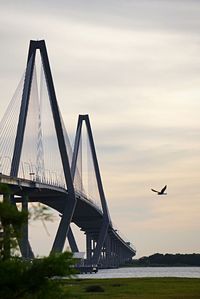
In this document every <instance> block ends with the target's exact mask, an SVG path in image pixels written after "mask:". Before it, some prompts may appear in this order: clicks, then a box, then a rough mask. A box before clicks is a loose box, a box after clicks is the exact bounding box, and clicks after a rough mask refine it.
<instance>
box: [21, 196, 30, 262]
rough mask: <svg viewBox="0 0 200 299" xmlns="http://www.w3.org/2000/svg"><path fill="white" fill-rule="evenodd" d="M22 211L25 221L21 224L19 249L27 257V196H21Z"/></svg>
mask: <svg viewBox="0 0 200 299" xmlns="http://www.w3.org/2000/svg"><path fill="white" fill-rule="evenodd" d="M22 211H24V212H26V213H27V217H26V221H25V223H24V224H23V226H22V238H21V251H22V256H23V257H24V258H29V246H28V196H27V195H24V196H22Z"/></svg>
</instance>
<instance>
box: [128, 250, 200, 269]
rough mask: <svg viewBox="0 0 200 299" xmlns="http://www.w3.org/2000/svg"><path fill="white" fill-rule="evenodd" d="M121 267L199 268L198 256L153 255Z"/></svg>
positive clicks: (199, 260)
mask: <svg viewBox="0 0 200 299" xmlns="http://www.w3.org/2000/svg"><path fill="white" fill-rule="evenodd" d="M123 267H200V254H199V253H192V254H180V253H177V254H169V253H166V254H160V253H155V254H153V255H150V256H144V257H141V258H139V259H133V260H132V261H130V262H128V263H126V264H124V265H123Z"/></svg>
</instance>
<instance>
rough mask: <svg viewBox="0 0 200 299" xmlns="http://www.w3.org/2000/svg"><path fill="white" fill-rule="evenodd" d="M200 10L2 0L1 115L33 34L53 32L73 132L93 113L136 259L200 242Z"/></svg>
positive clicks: (119, 217) (127, 0) (183, 5)
mask: <svg viewBox="0 0 200 299" xmlns="http://www.w3.org/2000/svg"><path fill="white" fill-rule="evenodd" d="M199 16H200V2H199V1H198V0H190V1H186V0H173V1H170V0H166V1H165V0H158V1H156V0H146V1H145V0H140V1H137V0H107V1H105V0H101V1H95V0H91V1H89V0H84V1H83V0H79V1H77V0H73V1H72V0H68V1H67V0H63V1H61V0H57V1H52V0H48V1H38V0H37V1H23V0H22V1H8V0H6V1H3V0H2V1H1V4H0V38H1V46H0V96H1V101H0V117H2V115H3V113H4V111H5V109H6V107H7V104H8V102H9V101H10V99H11V97H12V95H13V93H14V91H15V88H16V86H17V84H18V82H19V80H20V78H21V74H22V72H23V71H24V68H25V64H26V57H27V51H28V45H29V40H30V39H45V40H46V44H47V48H48V53H49V58H50V63H51V67H52V72H53V77H54V82H55V86H56V92H57V97H58V101H59V105H60V108H61V111H62V115H63V118H64V120H65V124H66V127H67V129H68V132H69V134H70V136H72V135H73V134H74V131H75V127H76V122H77V117H78V114H83V113H88V114H89V115H90V119H91V122H92V127H93V132H94V136H95V143H96V147H97V153H98V157H99V163H100V168H101V172H102V178H103V182H104V188H105V193H106V196H107V201H108V205H109V208H110V213H111V217H112V219H113V221H114V223H116V224H117V226H118V227H119V229H120V230H121V231H122V232H123V233H124V234H125V235H126V236H127V237H128V239H129V240H130V241H131V242H132V243H134V244H135V246H136V248H137V257H140V256H143V255H149V254H152V253H155V252H160V253H176V252H180V253H193V252H199V249H200V238H199V237H198V236H199V230H200V221H199V213H200V191H199V184H200V117H199V114H200V17H199ZM165 184H167V185H168V190H167V191H168V195H167V196H164V197H158V196H157V195H156V194H154V193H153V192H151V191H150V189H151V188H152V187H153V188H155V189H156V188H157V189H159V188H162V187H163V186H164V185H165ZM32 228H33V231H34V233H33V234H32V237H31V238H32V241H33V243H34V244H35V245H34V246H35V248H36V247H39V246H41V247H42V249H41V252H45V250H46V248H47V244H48V243H49V242H50V241H48V240H47V241H45V242H41V240H44V239H45V238H46V239H48V236H46V235H45V232H43V234H41V229H40V231H39V229H38V226H37V224H32ZM49 229H50V230H51V229H52V231H53V229H54V228H53V225H49ZM52 235H53V233H52ZM82 242H83V241H82V239H81V238H80V241H79V243H80V247H81V248H83V245H82V244H81V243H82ZM41 243H42V245H41ZM38 252H40V250H38Z"/></svg>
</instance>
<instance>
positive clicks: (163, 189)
mask: <svg viewBox="0 0 200 299" xmlns="http://www.w3.org/2000/svg"><path fill="white" fill-rule="evenodd" d="M166 189H167V185H165V187H163V188H162V190H161V191H160V193H164V192H165V190H166Z"/></svg>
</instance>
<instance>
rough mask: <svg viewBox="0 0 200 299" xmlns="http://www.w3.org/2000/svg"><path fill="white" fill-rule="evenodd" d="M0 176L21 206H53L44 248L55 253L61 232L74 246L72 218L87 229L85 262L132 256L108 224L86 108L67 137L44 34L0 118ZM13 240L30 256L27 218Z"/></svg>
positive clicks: (111, 263) (109, 263)
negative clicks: (51, 232)
mask: <svg viewBox="0 0 200 299" xmlns="http://www.w3.org/2000/svg"><path fill="white" fill-rule="evenodd" d="M0 183H1V184H6V185H8V186H9V188H10V200H11V202H12V203H13V204H14V205H16V207H17V206H18V204H19V203H21V206H22V209H23V210H26V211H27V210H28V204H29V203H30V202H40V203H43V204H45V205H47V206H49V207H51V208H53V209H55V210H57V211H58V212H59V213H60V222H59V226H58V230H57V233H56V236H55V239H54V242H53V245H52V248H51V252H61V251H62V250H63V247H64V244H65V241H66V238H67V239H68V241H69V245H70V247H71V250H72V252H78V251H79V249H78V246H77V243H76V239H75V237H74V234H73V231H72V229H71V223H75V224H76V225H77V226H78V227H79V228H80V229H81V230H82V231H83V232H84V233H85V236H86V242H85V243H86V246H85V247H86V263H87V264H88V265H97V264H98V265H100V266H102V267H117V266H119V265H120V264H123V263H124V262H126V261H128V260H130V259H131V258H132V257H133V256H134V255H135V253H136V251H135V248H134V246H133V245H131V243H130V242H129V241H128V240H126V239H125V238H124V237H123V236H122V235H121V234H120V233H119V231H118V230H117V229H116V228H115V227H114V225H113V224H112V221H111V217H110V213H109V210H108V206H107V202H106V197H105V194H104V190H103V184H102V180H101V175H100V169H99V165H98V159H97V155H96V150H95V144H94V139H93V134H92V129H91V124H90V120H89V116H88V115H79V118H78V124H77V129H76V135H75V141H74V146H73V148H72V146H71V144H70V141H69V137H68V134H67V131H66V129H65V126H64V122H63V119H62V116H61V113H60V110H59V106H58V102H57V98H56V93H55V88H54V83H53V78H52V74H51V69H50V64H49V59H48V54H47V49H46V45H45V42H44V41H43V40H41V41H31V42H30V46H29V52H28V59H27V66H26V70H25V72H24V75H23V76H22V79H21V80H20V83H19V85H18V87H17V89H16V92H15V94H14V96H13V98H12V100H11V102H10V103H9V105H8V108H7V110H6V112H5V114H4V116H3V118H2V120H1V122H0ZM3 195H4V194H3ZM19 247H20V251H21V254H22V256H23V257H25V258H33V257H34V253H33V251H32V248H31V244H30V242H29V238H28V222H27V223H26V224H25V225H24V228H23V236H22V239H21V241H19Z"/></svg>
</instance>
